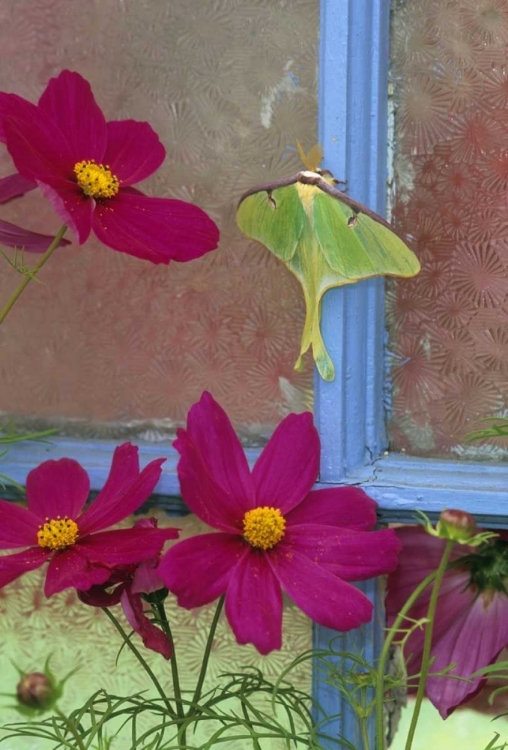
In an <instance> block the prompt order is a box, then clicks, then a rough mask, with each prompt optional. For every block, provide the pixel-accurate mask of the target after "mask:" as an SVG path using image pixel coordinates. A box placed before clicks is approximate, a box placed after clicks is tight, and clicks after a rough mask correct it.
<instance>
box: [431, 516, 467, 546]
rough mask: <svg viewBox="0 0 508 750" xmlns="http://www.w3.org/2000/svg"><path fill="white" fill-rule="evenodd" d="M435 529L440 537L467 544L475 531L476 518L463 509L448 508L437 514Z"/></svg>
mask: <svg viewBox="0 0 508 750" xmlns="http://www.w3.org/2000/svg"><path fill="white" fill-rule="evenodd" d="M436 530H437V533H438V536H440V537H441V538H442V539H450V540H451V541H453V542H458V543H459V544H469V543H470V542H471V540H472V538H473V537H474V536H475V534H476V532H477V525H476V520H475V519H474V517H473V516H472V515H471V514H470V513H467V512H466V511H464V510H456V509H454V508H448V509H447V510H444V511H443V512H442V513H441V515H440V516H439V521H438V522H437V526H436Z"/></svg>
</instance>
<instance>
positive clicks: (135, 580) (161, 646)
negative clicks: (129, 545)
mask: <svg viewBox="0 0 508 750" xmlns="http://www.w3.org/2000/svg"><path fill="white" fill-rule="evenodd" d="M134 526H135V528H140V527H142V528H149V529H150V528H152V529H154V528H157V521H156V519H155V518H150V519H143V520H141V521H136V523H135V524H134ZM164 531H165V532H166V534H167V537H166V538H167V539H174V538H175V537H176V536H177V532H176V529H165V530H164ZM169 532H172V533H171V534H170V533H169ZM164 541H165V540H161V544H160V549H159V551H158V553H157V554H156V555H153V557H150V558H149V559H148V560H143V562H141V563H138V564H137V565H122V566H118V567H116V568H114V569H113V570H112V571H111V575H110V577H109V578H108V580H107V581H106V582H105V583H103V584H102V585H101V586H92V587H91V588H89V589H88V590H87V591H79V592H78V596H79V598H80V599H81V601H82V602H84V603H85V604H89V605H91V606H92V607H113V606H115V604H121V605H122V609H123V611H124V614H125V616H126V618H127V621H128V623H129V625H130V626H131V628H132V629H133V630H134V631H135V632H136V633H137V634H138V635H139V636H140V637H141V639H142V641H143V644H144V646H145V647H146V648H149V649H151V650H152V651H156V652H157V653H158V654H162V656H163V657H164V658H165V659H170V658H171V656H172V654H173V644H172V643H171V641H170V640H169V638H168V637H167V635H166V634H165V633H163V632H162V630H160V629H159V628H158V627H157V626H156V625H154V624H153V622H152V621H151V620H150V619H149V618H148V617H147V616H146V614H145V610H144V605H143V599H142V598H141V594H151V593H154V592H155V591H159V590H160V589H162V588H164V584H163V582H162V581H161V579H160V577H159V575H158V573H157V566H158V564H159V556H160V552H161V551H162V547H163V544H164Z"/></svg>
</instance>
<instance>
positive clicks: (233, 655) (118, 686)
mask: <svg viewBox="0 0 508 750" xmlns="http://www.w3.org/2000/svg"><path fill="white" fill-rule="evenodd" d="M155 515H158V517H159V525H160V526H162V525H174V526H178V527H179V528H181V529H182V534H181V538H184V537H186V536H188V535H192V534H196V533H203V532H206V531H208V529H207V527H205V526H204V524H202V523H201V522H200V521H198V520H197V519H196V518H195V517H193V516H187V517H185V518H173V519H170V518H168V517H167V516H163V515H162V514H160V513H159V514H155ZM124 525H130V524H129V523H127V524H124ZM42 587H43V575H41V571H36V572H34V573H30V574H28V575H25V576H23V577H22V578H20V579H18V580H17V581H15V582H14V583H12V584H10V585H9V586H7V587H5V588H4V589H1V590H0V660H1V663H2V694H3V697H2V698H1V707H0V708H1V717H2V721H1V723H2V725H5V724H6V723H8V722H16V721H21V720H22V717H20V716H19V714H17V713H16V711H15V710H13V709H12V708H11V706H12V704H13V701H12V700H10V699H9V697H8V696H5V693H9V692H11V693H12V692H15V688H16V684H17V681H18V676H17V674H18V673H17V671H16V669H15V667H14V666H13V663H14V664H16V665H17V666H19V667H20V669H23V670H26V671H27V672H30V671H41V670H42V669H43V667H44V663H45V661H46V659H47V657H48V656H49V655H50V654H51V655H52V657H51V664H50V666H51V668H52V671H53V672H54V673H55V674H56V675H57V676H58V677H64V676H65V675H66V674H67V673H68V672H70V671H71V669H74V668H75V667H76V666H78V665H79V671H78V672H77V674H76V675H75V676H74V677H72V678H71V679H70V680H69V682H68V683H67V685H66V688H65V693H64V699H63V700H62V709H63V710H72V709H74V708H77V707H79V706H81V705H82V704H83V703H84V701H85V700H87V699H88V698H90V696H91V695H92V694H93V693H94V692H95V691H96V690H98V689H99V688H100V687H102V688H105V689H106V690H108V691H109V692H110V693H113V694H115V695H122V696H124V695H130V694H132V693H135V692H138V691H141V690H146V689H147V688H149V682H148V680H147V678H146V677H145V674H144V672H142V671H141V670H140V668H139V666H138V663H137V661H136V660H135V658H134V657H133V656H132V654H131V653H130V652H129V651H128V650H127V649H123V650H122V653H121V655H120V657H119V661H118V664H116V658H117V656H118V651H119V649H120V646H121V640H120V637H119V635H118V634H117V633H116V631H115V630H114V628H113V625H112V624H111V623H110V621H109V620H108V619H107V617H106V615H105V614H104V613H103V612H102V611H101V610H100V609H97V608H95V607H89V606H87V605H85V604H82V603H81V602H80V601H78V600H77V598H76V596H75V594H74V592H72V591H69V592H62V593H61V594H58V595H56V596H54V597H52V598H51V599H46V598H45V597H44V595H43V593H42ZM166 609H167V612H168V615H169V618H170V622H171V628H172V632H173V636H174V639H175V643H176V645H177V648H178V654H177V655H178V666H179V672H180V675H182V689H183V690H193V689H194V687H195V685H196V680H197V677H198V674H199V668H200V665H201V660H202V657H203V650H204V647H205V644H206V637H207V633H208V630H209V627H210V623H211V621H212V618H213V615H214V612H215V604H212V605H210V606H208V607H204V608H202V609H196V610H184V609H179V608H178V607H177V606H176V603H174V604H172V605H171V604H168V605H167V607H166ZM112 611H113V613H114V614H115V616H117V617H118V618H119V619H120V620H121V622H122V624H123V626H124V627H125V628H126V630H127V632H130V628H129V626H128V625H127V624H126V622H125V620H124V619H123V617H122V611H121V607H119V606H117V607H114V608H113V609H112ZM283 623H284V624H283V632H284V637H283V647H282V649H281V650H280V651H275V652H273V653H272V654H271V655H270V656H268V657H263V656H260V654H259V653H258V652H257V651H256V650H255V649H254V647H252V646H238V644H237V643H236V641H235V638H234V636H233V634H232V631H231V629H230V628H229V626H228V624H227V621H226V620H225V617H224V616H222V618H221V621H220V624H219V628H218V630H217V634H216V638H215V641H214V646H213V649H212V652H211V656H210V663H209V671H208V677H207V682H206V683H205V689H206V688H208V689H210V688H212V687H213V686H214V685H215V684H217V681H218V678H219V676H220V675H221V674H223V673H225V672H234V671H240V670H242V669H243V668H244V667H246V666H248V665H252V666H254V667H256V668H258V669H260V670H262V671H263V673H264V674H265V676H266V678H267V679H269V680H272V681H273V682H275V681H276V680H277V678H278V677H279V676H280V674H281V672H282V670H283V669H284V667H286V666H288V665H289V664H290V663H291V662H292V660H293V659H294V658H295V656H296V655H297V654H301V653H303V652H304V651H307V650H308V649H309V648H310V647H311V644H312V625H311V622H310V620H309V619H308V618H307V617H306V616H305V615H304V614H303V613H302V612H301V611H300V610H299V609H297V607H296V606H295V605H293V604H291V603H287V604H286V606H285V610H284V618H283ZM135 644H136V646H137V647H139V648H140V649H141V651H142V654H143V656H144V657H145V658H146V659H147V661H148V662H149V664H150V666H151V667H152V669H153V670H154V672H155V673H156V675H157V677H158V678H159V680H160V682H161V684H162V686H163V687H166V686H167V687H168V690H170V689H171V688H170V685H171V670H170V665H169V662H166V661H165V660H164V659H163V658H162V657H161V656H159V655H158V654H154V653H153V652H150V651H147V650H146V649H144V648H143V646H142V643H141V641H140V640H139V638H137V637H136V638H135ZM288 679H290V680H291V681H292V682H293V683H294V684H295V685H296V686H297V687H298V688H300V689H302V690H305V691H306V692H308V693H310V691H311V665H310V662H309V661H306V662H304V663H302V664H300V665H299V666H298V667H296V668H295V669H294V670H292V672H291V676H290V677H289V678H288ZM149 726H150V722H149V720H148V717H145V718H144V719H142V720H141V722H140V731H139V735H141V734H142V730H143V729H147V728H148V727H149ZM123 737H124V740H125V743H124V744H122V737H119V738H117V739H116V741H115V742H114V743H113V746H112V750H115V749H116V748H118V749H120V748H122V747H130V742H129V741H128V740H129V735H128V733H127V735H123ZM198 738H199V737H198ZM168 739H169V737H168ZM201 739H202V741H203V740H204V739H205V736H203V737H202V738H201ZM23 743H27V744H23ZM222 746H224V748H231V750H239V744H238V742H236V743H234V742H230V743H224V745H221V747H222ZM241 746H242V747H243V746H244V745H243V744H242V745H241ZM2 747H5V748H6V750H11V748H12V750H19V749H20V748H21V747H27V748H28V747H30V749H31V750H39V748H45V749H46V748H48V747H53V744H51V743H49V745H48V744H43V742H42V741H37V740H35V739H31V740H12V741H9V742H6V743H4V744H2ZM283 747H285V745H284V744H283V743H282V742H281V741H279V740H272V741H270V742H265V743H264V744H263V745H262V748H263V750H279V748H280V750H282V748H283Z"/></svg>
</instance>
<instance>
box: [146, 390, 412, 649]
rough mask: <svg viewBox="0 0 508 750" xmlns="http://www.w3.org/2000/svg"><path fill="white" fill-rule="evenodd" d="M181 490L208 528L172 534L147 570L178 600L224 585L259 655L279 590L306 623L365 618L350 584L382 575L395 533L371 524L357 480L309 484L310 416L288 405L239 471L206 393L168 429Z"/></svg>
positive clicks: (204, 600) (229, 437)
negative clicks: (180, 426) (174, 433)
mask: <svg viewBox="0 0 508 750" xmlns="http://www.w3.org/2000/svg"><path fill="white" fill-rule="evenodd" d="M175 447H176V449H177V450H178V451H179V453H180V461H179V463H178V476H179V479H180V487H181V491H182V497H183V499H184V501H185V503H186V504H187V506H188V507H189V508H190V510H191V511H192V512H193V513H195V514H196V515H197V516H198V517H199V518H200V519H201V520H203V521H205V523H207V524H209V525H210V526H213V527H214V528H215V529H218V533H211V534H200V535H198V536H195V537H192V538H190V539H185V540H184V541H182V542H178V543H177V544H175V545H174V546H173V547H172V548H171V549H169V550H168V552H166V554H165V555H164V556H163V558H162V561H161V564H160V566H159V574H160V577H161V578H162V580H163V581H164V583H165V584H166V586H167V588H168V589H169V590H170V591H172V592H173V593H174V594H176V596H177V597H178V604H179V605H180V606H182V607H186V608H188V609H190V608H192V607H199V606H202V605H204V604H208V603H209V602H212V601H213V600H214V599H216V598H217V597H219V596H221V595H222V594H225V596H226V598H225V608H226V616H227V618H228V620H229V623H230V625H231V627H232V629H233V632H234V633H235V636H236V639H237V641H238V642H239V643H242V644H243V643H253V644H254V646H256V648H257V649H258V651H260V653H262V654H267V653H269V652H270V651H272V650H273V649H276V648H280V647H281V644H282V591H285V592H286V593H287V594H288V595H289V596H290V597H291V599H292V600H293V601H294V602H295V604H297V606H299V607H300V608H301V609H302V610H303V611H304V612H305V613H306V614H307V615H309V617H311V618H312V619H313V620H315V622H318V623H320V624H321V625H324V626H325V627H329V628H333V629H335V630H341V631H346V630H351V628H356V627H358V626H359V625H361V624H362V623H364V622H368V621H369V620H370V619H371V617H372V609H373V608H372V602H371V601H370V600H369V599H368V598H367V597H366V596H365V594H363V593H362V592H361V591H359V590H358V589H357V588H356V587H355V586H352V585H351V583H350V581H361V580H364V579H366V578H371V577H372V576H377V575H381V574H383V573H387V572H388V571H391V570H393V569H394V568H395V566H396V564H397V553H398V551H399V549H400V543H399V541H398V540H397V537H396V536H395V534H394V532H393V530H391V529H385V530H382V531H371V530H370V529H372V528H373V526H374V525H375V523H376V511H375V509H376V503H375V502H374V501H373V500H371V499H370V498H369V497H368V496H367V495H366V494H365V493H364V492H363V491H362V490H361V489H358V488H355V487H343V488H333V489H325V490H317V491H314V492H312V491H311V490H312V486H313V485H314V483H315V481H316V479H317V476H318V470H319V453H320V444H319V435H318V433H317V430H316V429H315V427H314V426H313V424H312V414H310V413H305V414H291V415H289V416H288V417H286V419H284V420H283V421H282V422H281V424H280V425H279V426H278V427H277V429H276V430H275V432H274V434H273V435H272V437H271V439H270V441H269V442H268V445H267V446H266V448H265V449H264V451H263V453H262V454H261V456H260V457H259V459H258V460H257V462H256V465H255V466H254V469H253V471H252V472H251V471H250V469H249V466H248V463H247V459H246V457H245V454H244V452H243V450H242V446H241V444H240V441H239V440H238V438H237V436H236V435H235V432H234V430H233V427H232V425H231V422H230V421H229V419H228V417H227V415H226V413H225V412H224V410H223V409H222V408H221V407H220V406H219V404H217V403H216V402H215V401H214V399H213V398H212V396H211V395H210V394H209V393H204V394H203V396H202V397H201V400H200V401H199V402H198V403H197V404H195V405H194V406H193V407H192V408H191V410H190V411H189V415H188V419H187V429H186V430H179V431H178V439H177V440H176V442H175Z"/></svg>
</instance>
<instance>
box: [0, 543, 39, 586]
mask: <svg viewBox="0 0 508 750" xmlns="http://www.w3.org/2000/svg"><path fill="white" fill-rule="evenodd" d="M47 559H48V553H47V551H46V550H43V549H42V548H41V547H30V549H25V550H23V552H16V553H14V554H13V555H2V556H0V588H2V587H3V586H7V584H8V583H11V582H12V581H15V580H16V578H19V577H20V576H22V575H24V574H25V573H28V572H29V571H31V570H35V569H36V568H40V567H41V565H43V564H44V563H45V562H46V560H47Z"/></svg>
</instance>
